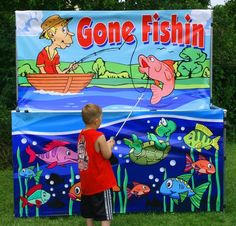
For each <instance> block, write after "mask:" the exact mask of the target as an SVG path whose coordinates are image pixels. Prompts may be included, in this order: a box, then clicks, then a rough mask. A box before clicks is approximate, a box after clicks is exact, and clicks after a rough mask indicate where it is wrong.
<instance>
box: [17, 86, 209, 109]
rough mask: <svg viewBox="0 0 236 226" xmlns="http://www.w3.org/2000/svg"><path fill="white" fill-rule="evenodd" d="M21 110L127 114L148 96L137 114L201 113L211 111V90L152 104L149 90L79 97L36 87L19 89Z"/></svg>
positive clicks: (99, 91) (87, 92)
mask: <svg viewBox="0 0 236 226" xmlns="http://www.w3.org/2000/svg"><path fill="white" fill-rule="evenodd" d="M18 90H19V93H18V107H19V109H20V110H25V109H27V110H31V111H43V110H52V111H59V110H62V111H78V110H81V109H82V108H83V106H84V105H86V104H88V103H94V104H98V105H100V106H101V107H102V108H103V110H117V111H127V110H130V109H132V108H133V106H134V105H135V104H136V102H137V100H138V98H139V97H140V96H141V95H142V94H144V96H143V98H142V99H141V101H140V102H139V103H138V105H137V107H136V108H135V109H134V110H183V111H184V110H199V109H209V108H210V89H189V90H186V89H185V90H174V91H173V92H172V93H171V94H170V95H169V96H167V97H164V98H163V99H162V100H161V101H160V102H159V103H158V104H154V105H153V104H151V103H150V99H151V96H152V92H151V90H150V89H146V90H145V92H142V91H143V90H142V89H140V90H139V89H138V90H137V91H136V92H135V90H134V89H107V88H106V89H104V88H98V87H91V88H86V89H84V90H82V91H81V92H80V93H78V94H64V95H62V94H58V93H57V94H55V93H48V92H44V91H43V92H39V91H36V90H35V89H34V88H32V87H19V89H18Z"/></svg>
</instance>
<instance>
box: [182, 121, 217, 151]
mask: <svg viewBox="0 0 236 226" xmlns="http://www.w3.org/2000/svg"><path fill="white" fill-rule="evenodd" d="M212 135H213V133H212V132H211V131H210V129H208V128H207V127H206V126H204V125H202V124H198V123H197V124H196V127H195V130H192V131H191V132H190V133H188V134H187V135H185V136H184V142H185V143H186V144H187V145H188V146H189V147H190V148H194V149H195V150H197V151H198V152H201V151H202V148H204V149H206V150H209V149H211V148H212V147H214V148H215V149H216V151H218V150H219V145H218V141H219V139H220V136H218V137H215V138H213V139H212V138H210V136H212Z"/></svg>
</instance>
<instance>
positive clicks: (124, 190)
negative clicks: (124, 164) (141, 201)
mask: <svg viewBox="0 0 236 226" xmlns="http://www.w3.org/2000/svg"><path fill="white" fill-rule="evenodd" d="M127 184H128V173H127V170H126V168H125V178H124V182H123V192H124V208H123V211H124V213H126V207H127V201H128V194H127Z"/></svg>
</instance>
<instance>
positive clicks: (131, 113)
mask: <svg viewBox="0 0 236 226" xmlns="http://www.w3.org/2000/svg"><path fill="white" fill-rule="evenodd" d="M143 96H144V93H142V94H141V96H140V97H139V98H138V100H137V102H136V104H135V105H134V106H133V107H132V109H131V111H130V113H129V115H128V116H127V117H126V119H125V121H124V122H123V123H122V125H121V127H120V128H119V130H118V131H117V133H116V135H115V137H112V139H115V138H116V137H117V136H118V135H119V133H120V131H121V130H122V129H123V127H124V125H125V123H126V122H127V121H128V119H129V118H130V116H131V114H132V113H133V111H134V109H135V108H136V107H137V105H138V103H139V101H140V100H141V99H142V98H143Z"/></svg>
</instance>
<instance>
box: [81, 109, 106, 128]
mask: <svg viewBox="0 0 236 226" xmlns="http://www.w3.org/2000/svg"><path fill="white" fill-rule="evenodd" d="M101 115H102V109H101V108H100V107H99V106H98V105H96V104H87V105H85V106H84V107H83V109H82V119H83V121H84V123H85V124H86V125H87V124H91V123H93V122H94V120H95V119H96V118H99V117H101Z"/></svg>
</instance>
